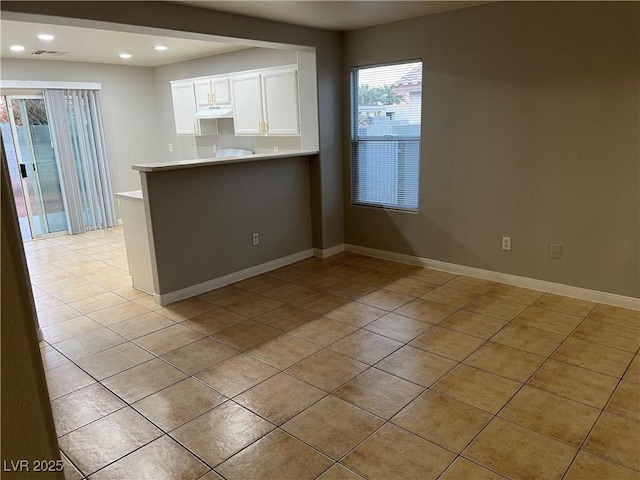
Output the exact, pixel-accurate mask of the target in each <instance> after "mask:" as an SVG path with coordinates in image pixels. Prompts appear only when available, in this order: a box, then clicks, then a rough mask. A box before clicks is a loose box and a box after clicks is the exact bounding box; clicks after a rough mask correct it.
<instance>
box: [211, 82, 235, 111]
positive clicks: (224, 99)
mask: <svg viewBox="0 0 640 480" xmlns="http://www.w3.org/2000/svg"><path fill="white" fill-rule="evenodd" d="M211 91H212V92H213V98H214V101H215V104H216V105H229V104H230V103H231V89H230V88H229V79H228V78H227V77H216V78H212V79H211Z"/></svg>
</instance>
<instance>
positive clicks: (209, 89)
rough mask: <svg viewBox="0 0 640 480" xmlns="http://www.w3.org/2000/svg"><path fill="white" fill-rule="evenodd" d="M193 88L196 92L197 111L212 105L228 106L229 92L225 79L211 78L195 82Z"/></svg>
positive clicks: (229, 101) (227, 80)
mask: <svg viewBox="0 0 640 480" xmlns="http://www.w3.org/2000/svg"><path fill="white" fill-rule="evenodd" d="M193 87H194V89H195V92H196V103H197V106H198V110H201V109H203V108H207V107H210V106H212V105H229V104H230V103H231V91H230V90H229V79H228V78H227V77H211V78H203V79H200V80H195V81H194V82H193Z"/></svg>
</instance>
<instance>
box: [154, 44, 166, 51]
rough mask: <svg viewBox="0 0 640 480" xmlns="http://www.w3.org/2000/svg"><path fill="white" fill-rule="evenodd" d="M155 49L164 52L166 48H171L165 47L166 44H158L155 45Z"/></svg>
mask: <svg viewBox="0 0 640 480" xmlns="http://www.w3.org/2000/svg"><path fill="white" fill-rule="evenodd" d="M153 49H154V50H157V51H159V52H164V51H165V50H169V48H168V47H165V46H164V45H156V46H155V47H153Z"/></svg>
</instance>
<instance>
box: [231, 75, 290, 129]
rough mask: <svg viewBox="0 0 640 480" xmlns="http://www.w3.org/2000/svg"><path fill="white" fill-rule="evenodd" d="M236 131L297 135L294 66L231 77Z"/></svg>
mask: <svg viewBox="0 0 640 480" xmlns="http://www.w3.org/2000/svg"><path fill="white" fill-rule="evenodd" d="M231 99H232V103H233V118H234V126H235V134H236V135H289V136H295V135H300V122H299V118H298V82H297V72H296V70H295V68H287V69H278V70H269V71H264V72H262V73H253V74H250V75H242V76H237V77H232V78H231Z"/></svg>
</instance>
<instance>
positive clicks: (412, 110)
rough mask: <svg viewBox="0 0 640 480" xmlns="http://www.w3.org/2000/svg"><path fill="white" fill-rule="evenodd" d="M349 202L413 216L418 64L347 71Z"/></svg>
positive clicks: (415, 204) (417, 150)
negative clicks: (350, 172) (350, 162)
mask: <svg viewBox="0 0 640 480" xmlns="http://www.w3.org/2000/svg"><path fill="white" fill-rule="evenodd" d="M351 105H352V108H351V111H352V117H351V120H352V135H351V145H352V156H351V158H352V200H353V203H354V204H355V205H367V206H376V207H382V208H393V209H399V210H408V211H417V210H418V194H419V172H420V122H421V112H422V62H408V63H397V64H392V65H380V66H374V67H366V68H353V69H352V70H351Z"/></svg>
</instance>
